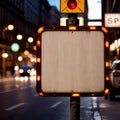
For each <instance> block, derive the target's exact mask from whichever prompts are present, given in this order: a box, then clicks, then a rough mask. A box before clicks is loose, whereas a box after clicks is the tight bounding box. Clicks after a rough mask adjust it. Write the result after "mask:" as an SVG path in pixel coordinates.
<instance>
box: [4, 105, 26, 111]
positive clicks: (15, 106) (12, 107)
mask: <svg viewBox="0 0 120 120" xmlns="http://www.w3.org/2000/svg"><path fill="white" fill-rule="evenodd" d="M24 104H25V103H18V104H16V105H13V106H11V107H9V108H6V109H5V110H6V111H11V110H13V109H16V108H18V107H20V106H22V105H24Z"/></svg>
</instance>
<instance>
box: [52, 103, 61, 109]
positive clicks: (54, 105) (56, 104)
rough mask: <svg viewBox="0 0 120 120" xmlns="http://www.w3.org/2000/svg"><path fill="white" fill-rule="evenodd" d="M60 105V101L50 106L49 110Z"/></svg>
mask: <svg viewBox="0 0 120 120" xmlns="http://www.w3.org/2000/svg"><path fill="white" fill-rule="evenodd" d="M61 103H62V101H59V102H56V103H55V104H53V105H52V106H51V108H55V107H57V106H58V105H60V104H61Z"/></svg>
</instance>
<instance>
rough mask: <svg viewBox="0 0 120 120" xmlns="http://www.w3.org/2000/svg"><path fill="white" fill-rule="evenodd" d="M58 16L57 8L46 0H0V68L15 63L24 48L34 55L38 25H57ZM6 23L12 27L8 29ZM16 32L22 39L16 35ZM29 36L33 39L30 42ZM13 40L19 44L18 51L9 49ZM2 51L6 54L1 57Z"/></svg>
mask: <svg viewBox="0 0 120 120" xmlns="http://www.w3.org/2000/svg"><path fill="white" fill-rule="evenodd" d="M59 18H60V14H59V12H58V10H57V9H56V8H54V9H53V7H52V6H50V5H49V3H48V1H47V0H0V68H3V69H4V71H5V70H6V67H7V66H6V65H7V63H10V62H12V63H10V64H11V65H15V64H16V62H17V57H18V56H19V55H21V54H23V53H24V51H25V50H28V52H30V53H31V54H34V56H35V52H36V49H35V45H36V39H37V29H38V28H39V27H40V26H54V25H57V26H59ZM8 25H13V27H14V29H13V30H9V29H8ZM18 34H19V35H22V39H19V38H17V37H16V36H17V35H18ZM29 37H31V38H32V39H33V41H32V42H31V43H30V42H29V41H28V38H29ZM18 39H19V40H18ZM13 42H17V43H19V44H20V51H19V52H13V51H11V49H10V46H11V44H12V43H13ZM33 47H34V48H33ZM3 53H7V54H8V56H7V57H6V58H3V56H2V54H3ZM23 57H24V56H23ZM11 65H10V66H11Z"/></svg>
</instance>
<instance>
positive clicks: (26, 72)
mask: <svg viewBox="0 0 120 120" xmlns="http://www.w3.org/2000/svg"><path fill="white" fill-rule="evenodd" d="M31 70H32V66H28V65H23V66H21V67H20V68H19V74H20V76H30V74H31Z"/></svg>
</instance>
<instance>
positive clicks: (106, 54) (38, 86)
mask: <svg viewBox="0 0 120 120" xmlns="http://www.w3.org/2000/svg"><path fill="white" fill-rule="evenodd" d="M45 31H101V32H103V34H104V46H105V48H104V59H105V60H104V68H105V69H104V73H105V74H104V91H101V92H66V93H64V92H52V93H51V92H44V91H43V90H42V86H41V85H42V84H41V82H42V79H41V78H42V77H41V76H42V74H41V71H42V70H41V68H42V59H41V58H42V51H41V46H42V38H41V35H42V33H43V32H45ZM108 83H109V40H108V30H107V29H106V28H105V27H99V26H98V27H84V26H78V27H76V26H72V27H69V26H59V27H40V28H39V29H38V39H37V78H36V90H37V92H38V94H39V95H40V96H72V95H78V96H103V95H104V94H105V91H106V89H107V88H109V86H108Z"/></svg>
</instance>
